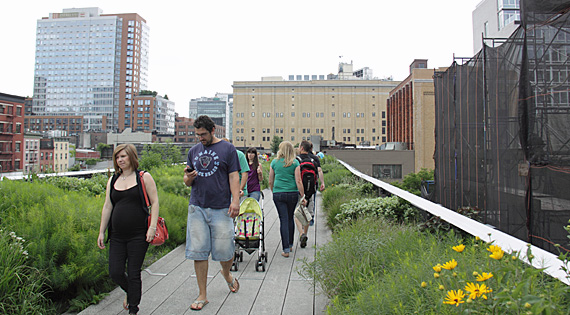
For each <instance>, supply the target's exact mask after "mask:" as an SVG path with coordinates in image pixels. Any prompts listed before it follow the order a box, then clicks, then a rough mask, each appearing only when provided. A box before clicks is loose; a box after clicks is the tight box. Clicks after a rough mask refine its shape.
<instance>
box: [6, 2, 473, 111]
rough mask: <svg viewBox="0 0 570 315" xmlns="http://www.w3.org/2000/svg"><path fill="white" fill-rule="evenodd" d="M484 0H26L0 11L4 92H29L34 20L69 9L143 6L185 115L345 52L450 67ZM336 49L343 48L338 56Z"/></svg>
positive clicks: (469, 44)
mask: <svg viewBox="0 0 570 315" xmlns="http://www.w3.org/2000/svg"><path fill="white" fill-rule="evenodd" d="M480 1H481V0H435V1H425V0H407V1H386V0H346V1H336V0H302V1H299V0H287V1H270V0H253V1H247V0H228V1H226V0H224V1H214V0H200V1H197V0H190V1H170V0H163V1H147V0H137V1H131V0H113V1H108V0H99V1H91V0H75V1H64V0H50V1H45V0H33V1H28V0H21V1H3V3H2V6H1V10H0V43H1V44H0V45H1V47H0V92H2V93H8V94H14V95H19V96H30V97H31V96H32V92H33V80H34V79H33V77H34V61H35V57H34V55H35V39H36V21H37V20H38V19H41V18H42V17H47V16H49V13H53V12H62V9H64V8H82V7H99V8H101V9H102V10H103V13H104V14H114V13H138V14H139V15H140V16H142V17H143V18H144V19H146V21H147V24H148V26H149V27H150V57H149V87H148V88H149V89H150V90H154V91H157V92H158V93H159V94H160V95H164V94H167V95H168V97H169V99H170V100H172V101H174V102H176V112H178V113H179V114H180V115H181V116H184V117H188V103H189V101H190V99H192V98H198V97H202V96H206V97H211V96H214V94H215V93H216V92H223V93H231V92H232V87H231V85H232V83H233V82H234V81H250V80H254V81H258V80H260V79H261V77H263V76H282V77H284V78H285V79H288V75H290V74H295V75H296V74H302V75H304V74H309V75H312V74H317V75H319V74H324V75H326V74H329V73H337V71H338V63H339V62H340V61H343V62H349V63H350V61H351V60H352V62H353V64H354V70H356V69H360V68H363V67H369V68H370V69H372V71H373V75H374V76H375V77H378V78H385V77H389V76H392V77H393V78H394V80H403V79H404V78H406V76H407V75H408V74H409V65H410V63H411V62H412V61H413V59H428V67H429V68H438V67H445V66H449V65H450V64H451V63H452V62H453V55H454V54H455V56H457V57H471V56H473V35H472V17H471V15H472V12H473V10H474V9H475V7H476V5H477V4H478V3H479V2H480ZM339 56H343V57H342V58H339Z"/></svg>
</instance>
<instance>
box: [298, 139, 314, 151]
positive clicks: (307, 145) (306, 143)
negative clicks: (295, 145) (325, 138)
mask: <svg viewBox="0 0 570 315" xmlns="http://www.w3.org/2000/svg"><path fill="white" fill-rule="evenodd" d="M300 146H301V147H302V148H303V151H305V152H307V153H311V151H312V150H311V149H312V147H313V144H312V143H311V142H309V141H307V140H303V141H301V144H300Z"/></svg>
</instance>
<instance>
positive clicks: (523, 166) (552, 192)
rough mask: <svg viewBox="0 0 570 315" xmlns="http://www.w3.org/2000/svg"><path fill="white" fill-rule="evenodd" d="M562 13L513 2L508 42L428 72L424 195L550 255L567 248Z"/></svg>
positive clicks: (566, 44)
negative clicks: (516, 6)
mask: <svg viewBox="0 0 570 315" xmlns="http://www.w3.org/2000/svg"><path fill="white" fill-rule="evenodd" d="M544 2H547V3H544ZM569 9H570V1H560V0H555V1H537V0H529V1H524V0H522V1H521V19H522V21H521V26H520V27H519V28H518V29H517V30H516V31H515V32H514V33H513V34H512V35H511V36H510V37H509V38H507V39H500V40H497V41H493V40H491V41H489V39H483V42H484V43H486V42H490V43H491V45H492V46H487V45H485V44H484V45H483V48H482V50H481V51H480V52H479V53H478V54H476V55H475V56H474V57H472V58H471V59H469V60H467V61H466V60H465V59H464V58H457V59H454V62H453V64H452V65H451V67H450V68H448V70H447V71H445V72H436V73H435V75H434V83H435V97H436V108H435V113H436V150H435V154H434V159H435V165H436V167H435V178H436V184H435V190H436V192H435V197H434V198H435V199H436V201H437V202H439V203H440V204H442V205H444V206H445V207H447V208H450V209H458V208H460V207H465V206H468V207H474V208H477V209H479V210H480V211H481V212H480V216H481V220H482V221H483V222H485V223H487V224H489V225H492V226H494V227H495V228H497V229H499V230H501V231H503V232H506V233H508V234H510V235H513V236H515V237H517V238H519V239H522V240H525V241H528V242H529V243H532V244H534V245H537V246H539V247H541V248H544V249H546V250H548V251H551V252H556V251H557V249H556V248H555V246H554V244H560V245H562V246H563V247H564V246H566V247H568V246H567V245H568V238H567V237H566V235H568V233H567V232H566V231H565V230H564V229H563V227H564V226H565V225H566V224H567V223H568V220H569V219H570V194H569V193H568V192H570V97H569V94H570V13H569Z"/></svg>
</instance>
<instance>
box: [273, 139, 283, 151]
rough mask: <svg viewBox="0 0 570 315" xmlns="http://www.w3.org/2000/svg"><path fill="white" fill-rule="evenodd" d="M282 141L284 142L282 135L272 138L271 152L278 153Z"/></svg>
mask: <svg viewBox="0 0 570 315" xmlns="http://www.w3.org/2000/svg"><path fill="white" fill-rule="evenodd" d="M281 142H283V139H281V137H279V136H273V139H271V152H273V153H277V151H279V145H280V144H281Z"/></svg>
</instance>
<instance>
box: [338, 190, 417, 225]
mask: <svg viewBox="0 0 570 315" xmlns="http://www.w3.org/2000/svg"><path fill="white" fill-rule="evenodd" d="M364 216H376V217H380V216H382V217H384V218H386V219H389V220H392V221H394V222H398V223H408V224H409V223H413V222H414V221H416V220H417V219H418V216H419V210H417V209H416V208H413V207H412V206H410V204H409V203H407V202H406V201H405V200H403V199H401V198H399V197H398V196H392V197H379V198H366V199H358V200H352V201H350V202H347V203H344V204H342V205H341V207H340V213H339V214H337V215H336V218H335V219H336V221H337V222H339V223H340V224H345V223H347V222H350V221H353V220H356V219H358V218H360V217H364Z"/></svg>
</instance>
